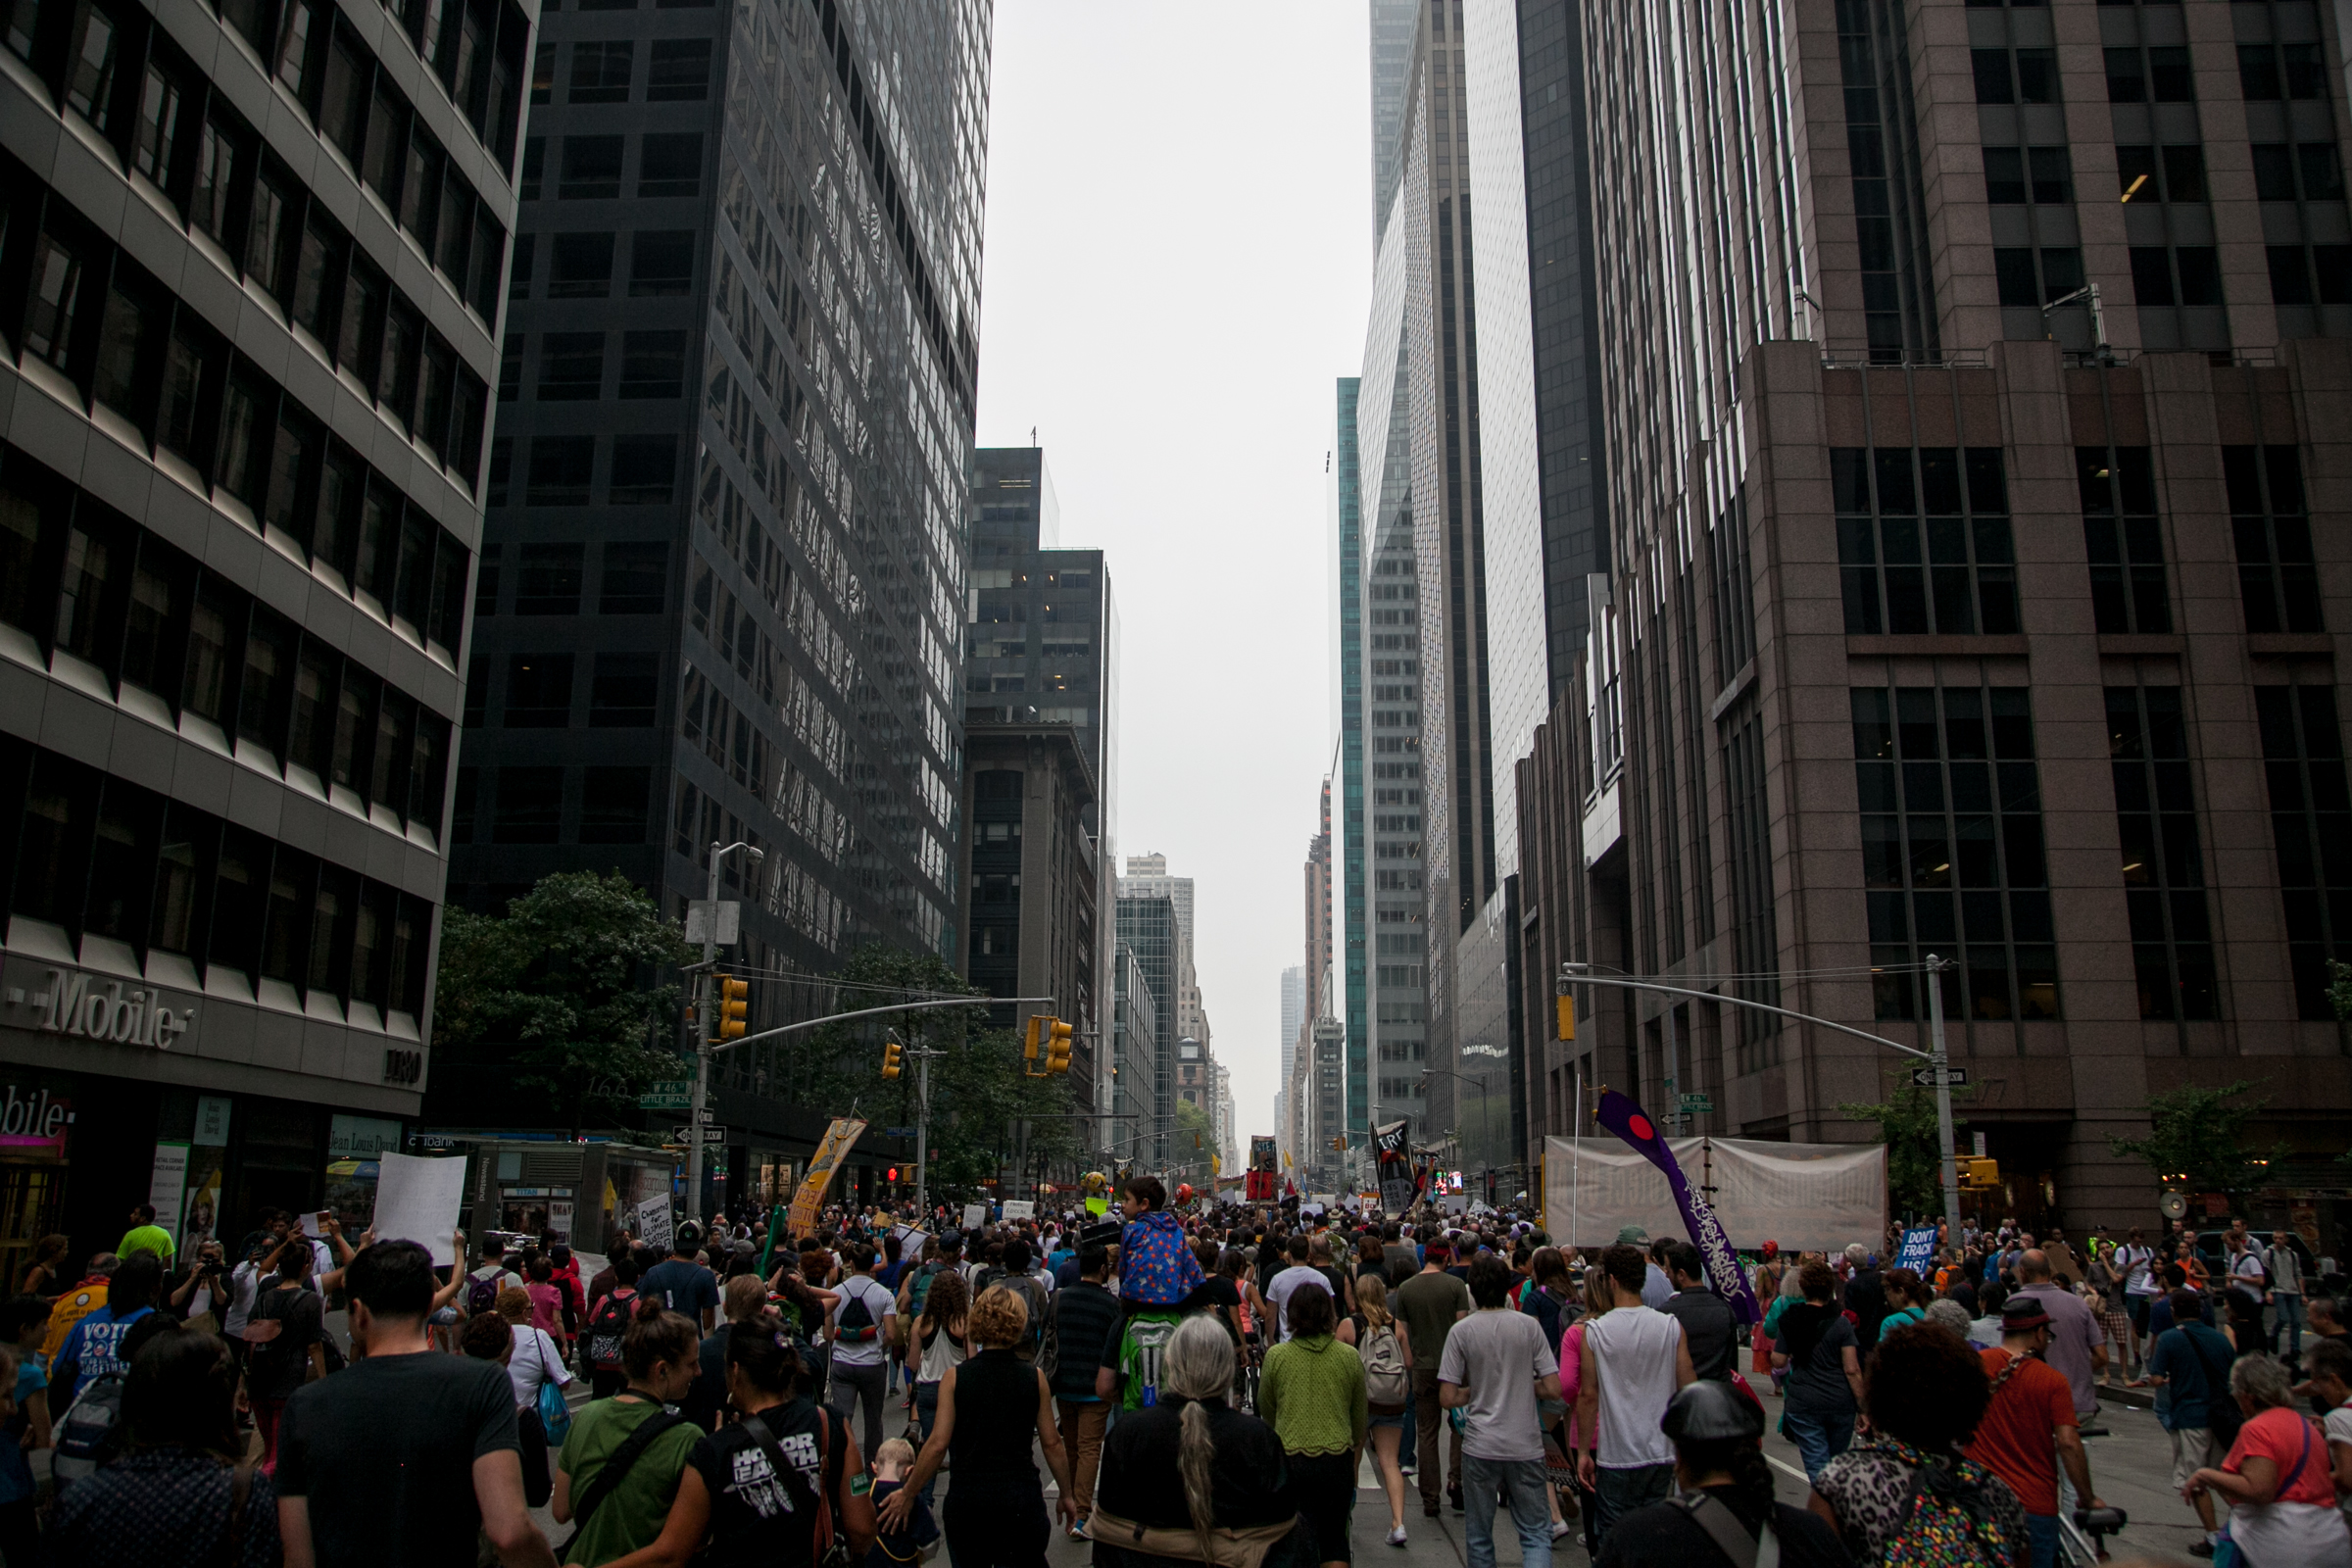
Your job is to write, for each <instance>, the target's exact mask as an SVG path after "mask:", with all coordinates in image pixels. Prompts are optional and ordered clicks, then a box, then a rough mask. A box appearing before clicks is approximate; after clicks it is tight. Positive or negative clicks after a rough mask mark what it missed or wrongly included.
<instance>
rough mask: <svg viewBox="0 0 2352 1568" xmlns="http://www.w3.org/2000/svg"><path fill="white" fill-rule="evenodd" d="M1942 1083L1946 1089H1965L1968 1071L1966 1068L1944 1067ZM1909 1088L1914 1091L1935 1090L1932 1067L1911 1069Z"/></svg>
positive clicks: (1934, 1073)
mask: <svg viewBox="0 0 2352 1568" xmlns="http://www.w3.org/2000/svg"><path fill="white" fill-rule="evenodd" d="M1943 1081H1944V1084H1945V1085H1946V1086H1947V1087H1949V1088H1952V1089H1962V1088H1965V1087H1967V1084H1968V1069H1967V1068H1966V1067H1946V1068H1944V1069H1943ZM1911 1087H1912V1088H1914V1089H1933V1088H1935V1087H1936V1069H1935V1068H1933V1067H1914V1068H1912V1069H1911Z"/></svg>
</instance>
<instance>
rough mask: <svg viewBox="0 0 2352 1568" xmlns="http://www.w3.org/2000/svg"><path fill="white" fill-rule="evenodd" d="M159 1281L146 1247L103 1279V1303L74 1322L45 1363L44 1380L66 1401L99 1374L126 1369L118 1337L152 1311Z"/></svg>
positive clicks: (159, 1268) (158, 1266)
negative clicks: (51, 1356)
mask: <svg viewBox="0 0 2352 1568" xmlns="http://www.w3.org/2000/svg"><path fill="white" fill-rule="evenodd" d="M163 1284H164V1266H163V1261H162V1259H160V1258H158V1257H157V1256H156V1255H155V1254H154V1253H152V1252H140V1253H137V1254H135V1255H133V1256H131V1257H126V1258H124V1259H123V1261H122V1263H121V1264H120V1265H118V1266H117V1268H116V1269H115V1273H114V1278H113V1279H111V1280H110V1281H108V1283H107V1297H106V1303H105V1304H104V1305H103V1306H98V1307H95V1308H92V1309H91V1310H90V1311H89V1312H87V1313H85V1314H84V1315H83V1316H82V1318H81V1319H80V1321H78V1322H76V1323H75V1324H74V1325H73V1328H72V1330H70V1331H69V1332H68V1333H67V1335H66V1337H65V1341H64V1343H63V1344H62V1345H60V1346H59V1348H58V1351H57V1357H56V1359H55V1361H54V1362H53V1363H52V1364H51V1365H50V1368H49V1385H50V1387H51V1388H54V1389H58V1390H60V1391H62V1394H63V1397H64V1399H65V1401H66V1402H67V1403H68V1404H71V1403H72V1402H73V1400H74V1399H77V1398H79V1397H81V1392H82V1390H84V1389H86V1388H88V1387H89V1386H90V1384H92V1383H93V1382H95V1381H96V1380H98V1379H99V1378H104V1377H121V1376H123V1374H124V1373H125V1372H127V1371H129V1370H130V1367H129V1364H128V1363H127V1362H126V1361H125V1360H124V1359H123V1354H122V1349H123V1335H125V1334H128V1333H129V1332H130V1326H131V1325H132V1324H133V1323H136V1322H137V1321H138V1320H139V1319H141V1318H143V1317H145V1316H147V1314H148V1313H150V1312H152V1311H154V1310H155V1298H156V1294H157V1292H159V1291H161V1290H162V1289H163Z"/></svg>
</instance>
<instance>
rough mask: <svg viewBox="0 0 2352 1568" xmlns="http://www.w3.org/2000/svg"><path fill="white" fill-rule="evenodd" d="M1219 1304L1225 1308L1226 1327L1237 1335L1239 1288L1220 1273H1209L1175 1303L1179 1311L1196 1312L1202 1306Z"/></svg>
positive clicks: (1239, 1311)
mask: <svg viewBox="0 0 2352 1568" xmlns="http://www.w3.org/2000/svg"><path fill="white" fill-rule="evenodd" d="M1208 1306H1221V1307H1224V1308H1225V1309H1226V1312H1227V1314H1228V1315H1227V1317H1226V1319H1225V1327H1226V1329H1227V1330H1228V1331H1229V1332H1231V1333H1232V1334H1234V1335H1235V1336H1237V1337H1238V1336H1239V1335H1240V1334H1241V1332H1242V1292H1241V1288H1240V1287H1239V1286H1237V1285H1235V1284H1234V1283H1233V1281H1231V1280H1229V1279H1227V1278H1226V1277H1225V1276H1224V1275H1222V1274H1211V1275H1210V1276H1209V1277H1208V1278H1206V1279H1204V1280H1202V1281H1201V1283H1200V1284H1198V1285H1196V1286H1194V1287H1193V1294H1192V1295H1190V1296H1188V1297H1186V1298H1185V1299H1183V1300H1181V1301H1178V1302H1177V1303H1176V1309H1177V1310H1178V1311H1180V1312H1197V1311H1199V1310H1201V1308H1202V1307H1208Z"/></svg>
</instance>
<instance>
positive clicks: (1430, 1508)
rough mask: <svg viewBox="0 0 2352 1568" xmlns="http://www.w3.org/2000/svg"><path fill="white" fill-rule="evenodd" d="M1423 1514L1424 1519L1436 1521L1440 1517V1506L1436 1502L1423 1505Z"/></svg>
mask: <svg viewBox="0 0 2352 1568" xmlns="http://www.w3.org/2000/svg"><path fill="white" fill-rule="evenodd" d="M1421 1514H1422V1517H1424V1518H1427V1519H1435V1518H1436V1517H1437V1516H1438V1505H1437V1504H1436V1503H1434V1502H1425V1503H1423V1504H1422V1505H1421Z"/></svg>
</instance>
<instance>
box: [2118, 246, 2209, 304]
mask: <svg viewBox="0 0 2352 1568" xmlns="http://www.w3.org/2000/svg"><path fill="white" fill-rule="evenodd" d="M2131 298H2132V302H2133V303H2134V304H2137V305H2219V304H2221V303H2222V259H2221V252H2220V251H2219V250H2218V249H2216V248H2215V247H2213V246H2211V245H2175V246H2164V245H2134V246H2132V247H2131Z"/></svg>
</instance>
